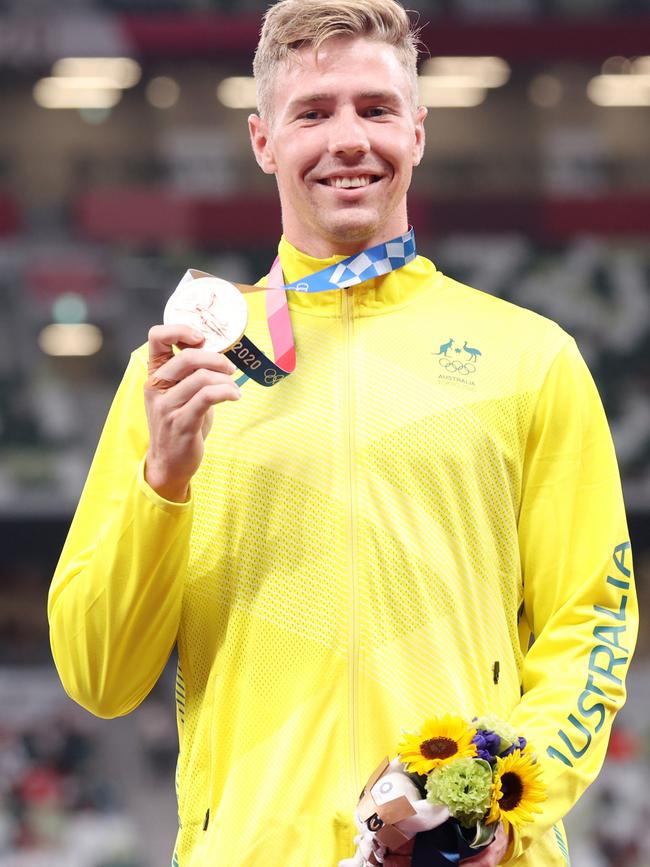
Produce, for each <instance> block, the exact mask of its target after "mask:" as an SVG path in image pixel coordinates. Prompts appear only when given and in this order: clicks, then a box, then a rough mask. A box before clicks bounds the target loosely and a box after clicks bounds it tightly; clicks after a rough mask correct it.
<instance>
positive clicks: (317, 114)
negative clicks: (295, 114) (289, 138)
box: [300, 108, 323, 120]
mask: <svg viewBox="0 0 650 867" xmlns="http://www.w3.org/2000/svg"><path fill="white" fill-rule="evenodd" d="M321 117H323V112H322V110H321V109H319V108H310V109H309V111H303V113H302V114H301V115H300V120H320V119H321Z"/></svg>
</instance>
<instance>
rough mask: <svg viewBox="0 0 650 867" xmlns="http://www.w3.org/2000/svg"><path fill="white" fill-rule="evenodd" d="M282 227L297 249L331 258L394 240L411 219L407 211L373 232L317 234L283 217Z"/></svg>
mask: <svg viewBox="0 0 650 867" xmlns="http://www.w3.org/2000/svg"><path fill="white" fill-rule="evenodd" d="M282 229H283V234H284V237H285V238H286V240H287V241H288V242H289V243H290V244H291V245H292V246H293V247H295V248H296V249H297V250H300V251H301V252H302V253H306V254H307V256H312V257H313V258H314V259H328V258H331V257H332V256H354V255H355V254H356V253H361V252H362V251H363V250H367V249H368V248H369V247H374V246H376V245H377V244H382V243H385V242H386V241H391V240H392V239H393V238H396V237H398V236H399V235H403V234H405V233H406V232H407V231H408V219H407V218H406V214H404V216H403V218H402V219H400V220H392V221H391V222H390V223H389V224H384V225H381V226H376V227H374V229H372V230H371V231H367V230H365V231H363V230H362V231H359V230H357V231H354V230H350V231H347V232H342V233H341V234H334V233H332V234H322V235H321V234H317V233H315V232H313V231H309V230H308V227H306V226H304V225H300V224H296V223H295V221H293V220H283V226H282Z"/></svg>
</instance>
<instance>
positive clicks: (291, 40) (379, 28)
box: [253, 0, 418, 119]
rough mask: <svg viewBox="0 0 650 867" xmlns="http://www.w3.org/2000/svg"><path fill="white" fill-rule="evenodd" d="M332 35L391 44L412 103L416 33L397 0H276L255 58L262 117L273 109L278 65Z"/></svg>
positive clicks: (268, 13)
mask: <svg viewBox="0 0 650 867" xmlns="http://www.w3.org/2000/svg"><path fill="white" fill-rule="evenodd" d="M333 36H346V37H351V38H354V37H359V36H364V37H366V38H368V39H375V40H377V41H378V42H386V43H387V44H388V45H392V46H394V48H395V50H396V53H397V57H398V59H399V61H400V63H401V64H402V66H403V67H404V69H405V70H406V72H407V74H408V76H409V83H410V85H411V101H412V104H413V108H414V109H415V108H416V106H417V92H418V85H417V59H418V47H417V46H418V35H417V31H416V30H415V28H414V27H413V26H412V24H411V21H410V19H409V17H408V14H407V13H406V10H405V9H404V7H403V6H401V5H400V4H399V3H398V2H396V0H279V2H278V3H275V4H274V5H273V6H271V7H270V8H269V9H268V10H267V12H266V15H265V16H264V23H263V24H262V31H261V34H260V41H259V43H258V45H257V50H256V52H255V59H254V61H253V75H254V76H255V82H256V90H257V107H258V111H259V113H260V115H261V116H262V117H263V118H268V119H270V117H271V115H272V103H273V83H274V80H275V73H276V70H277V68H278V67H279V66H280V65H281V64H283V63H286V62H288V61H289V60H290V59H291V57H292V56H293V55H294V53H295V52H296V51H297V50H299V49H300V48H304V47H305V46H311V47H312V48H313V49H314V52H316V53H317V52H318V49H319V47H320V46H321V45H322V44H323V42H325V40H326V39H331V38H332V37H333Z"/></svg>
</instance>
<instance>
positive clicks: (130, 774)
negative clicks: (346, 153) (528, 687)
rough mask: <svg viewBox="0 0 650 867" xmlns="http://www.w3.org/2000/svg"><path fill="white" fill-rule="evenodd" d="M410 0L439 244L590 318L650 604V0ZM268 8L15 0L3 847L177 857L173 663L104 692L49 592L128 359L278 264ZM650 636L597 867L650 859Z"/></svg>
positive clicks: (0, 256) (4, 123) (125, 863)
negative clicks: (99, 715) (64, 646)
mask: <svg viewBox="0 0 650 867" xmlns="http://www.w3.org/2000/svg"><path fill="white" fill-rule="evenodd" d="M410 5H411V7H412V8H415V9H417V10H418V11H419V13H420V16H421V18H420V20H421V23H422V24H423V25H425V28H424V30H423V33H422V36H423V40H424V42H425V43H426V44H427V46H428V49H429V52H430V57H429V59H427V60H425V61H424V62H423V64H422V69H421V74H422V82H421V87H422V99H423V101H424V102H426V103H427V104H428V105H429V106H430V114H429V117H428V120H427V133H428V149H427V153H426V156H425V159H424V163H423V165H422V166H421V168H420V169H419V170H418V172H417V175H416V179H415V183H414V186H413V190H412V197H411V218H412V221H413V222H414V224H415V226H416V228H417V231H418V246H419V249H420V251H421V252H422V253H424V254H425V255H427V256H429V257H430V258H432V259H433V260H434V261H435V262H436V263H437V265H438V267H440V268H441V269H443V270H445V271H447V272H448V273H450V274H451V275H453V276H455V277H457V278H459V279H461V280H464V281H466V282H469V283H471V284H472V285H474V286H477V287H479V288H481V289H484V290H486V291H488V292H493V293H496V294H499V295H502V296H505V297H507V298H509V299H512V300H514V301H516V302H518V303H521V304H523V305H525V306H528V307H531V308H533V309H535V310H538V311H540V312H542V313H544V314H546V315H549V316H551V317H552V318H554V319H556V320H557V321H559V322H560V323H561V324H562V325H563V326H564V327H565V328H567V329H568V330H569V331H570V332H572V333H573V334H574V335H575V336H576V338H577V340H578V343H579V344H580V347H581V349H582V351H583V353H584V354H585V356H586V358H587V360H588V362H589V364H590V366H591V369H592V371H593V372H594V375H595V377H596V379H597V382H598V385H599V388H600V390H601V394H602V396H603V399H604V401H605V405H606V409H607V412H608V415H609V418H610V420H611V423H612V428H613V431H614V436H615V440H616V445H617V450H618V455H619V460H620V464H621V468H622V473H623V477H624V484H625V494H626V499H627V505H628V509H629V517H630V524H631V531H632V538H633V543H634V546H635V549H636V563H637V574H638V582H639V592H640V595H641V601H642V606H645V604H646V598H647V595H648V589H647V588H648V585H649V583H650V537H649V535H650V534H649V533H648V529H649V527H650V401H649V399H648V384H649V380H650V360H649V354H650V345H649V342H648V336H649V330H650V316H649V313H650V288H649V278H650V158H649V152H650V2H649V0H438V2H433V0H431V2H424V0H420V2H415V0H413V2H411V4H410ZM264 6H265V4H264V3H263V2H261V0H69V2H62V0H0V110H1V126H0V438H1V443H2V448H1V451H0V536H1V539H2V556H1V557H0V867H59V865H65V867H118V865H120V867H159V865H164V864H168V863H169V857H170V852H171V847H172V840H173V837H174V833H175V822H176V818H175V807H174V801H173V795H172V792H173V767H174V758H175V757H174V749H175V729H174V720H173V717H172V707H173V700H172V695H173V682H172V679H171V678H170V677H168V674H165V676H164V677H163V679H162V680H161V682H160V684H159V685H158V687H157V688H156V690H155V692H154V694H152V696H150V698H149V699H148V700H147V701H146V702H145V704H144V705H143V706H142V707H141V708H140V709H139V710H138V711H136V712H135V713H134V714H132V715H131V716H130V717H129V718H126V719H123V720H116V721H112V722H106V721H101V720H96V719H94V718H93V717H91V716H90V715H88V714H86V713H85V712H84V711H82V710H80V709H79V708H76V707H75V706H74V705H73V704H72V703H71V702H70V701H69V700H68V699H67V698H66V697H65V695H64V694H63V691H62V689H61V687H60V686H59V684H58V681H57V678H56V675H55V673H54V670H53V668H52V664H51V661H50V655H49V647H48V638H47V624H46V617H45V600H46V593H47V588H48V582H49V579H50V576H51V573H52V571H53V568H54V565H55V562H56V559H57V557H58V552H59V550H60V547H61V545H62V542H63V539H64V536H65V533H66V530H67V526H68V523H69V520H70V517H71V515H72V512H73V509H74V506H75V503H76V500H77V497H78V495H79V492H80V488H81V485H82V483H83V480H84V477H85V474H86V471H87V468H88V464H89V461H90V458H91V454H92V451H93V448H94V445H95V443H96V440H97V436H98V433H99V430H100V426H101V424H102V421H103V418H104V416H105V413H106V410H107V408H108V404H109V401H110V399H111V396H112V393H113V391H114V389H115V386H116V384H117V382H118V380H119V377H120V374H121V371H122V370H123V368H124V366H125V364H126V361H127V358H128V354H129V352H130V351H131V350H132V349H133V348H134V347H135V346H137V345H138V344H140V343H142V342H143V341H144V340H145V339H146V333H147V329H148V327H149V326H150V325H151V324H153V323H155V322H158V321H159V320H160V318H161V311H162V308H163V305H164V301H165V299H166V297H167V295H168V294H169V293H170V291H171V289H172V288H173V287H174V286H175V285H176V282H177V281H178V279H179V277H180V275H181V274H182V273H183V272H184V270H185V269H186V268H187V267H188V266H189V265H192V266H195V267H198V268H203V269H205V270H208V271H211V272H213V273H216V274H219V275H222V276H224V277H229V276H230V277H232V278H234V279H238V280H239V281H241V282H251V281H253V280H254V279H255V278H256V277H257V276H259V275H260V274H262V273H263V272H264V271H265V270H266V269H267V266H268V265H269V263H270V261H271V260H272V257H273V254H274V248H275V245H276V243H277V239H278V235H279V212H278V207H277V204H276V200H275V195H274V188H273V181H272V179H269V178H268V177H266V176H264V175H262V174H261V172H259V171H258V170H257V169H256V167H255V165H254V161H253V158H252V156H251V154H250V153H249V147H248V142H247V133H246V123H245V121H246V116H247V112H248V111H249V110H250V109H251V106H252V101H251V86H250V85H251V82H250V79H249V75H250V63H251V58H252V53H253V50H254V46H255V43H256V39H257V34H258V30H259V23H260V14H261V12H262V11H263V8H264ZM98 58H100V59H101V58H103V60H98ZM106 58H112V60H107V59H106ZM432 337H433V335H432ZM649 642H650V635H649V634H648V631H647V629H646V628H644V627H643V625H642V632H641V638H640V646H639V651H638V654H637V660H636V663H635V665H634V668H633V671H632V675H631V696H630V701H629V704H628V706H627V707H626V709H625V711H624V712H623V714H621V716H620V723H619V725H618V726H617V729H616V731H615V735H614V738H613V740H612V746H611V749H610V755H609V757H608V760H607V763H606V766H605V769H604V771H603V774H602V776H601V778H600V779H599V782H598V783H597V784H596V785H594V786H593V787H592V789H591V790H590V791H589V792H588V794H587V795H586V796H585V798H584V799H583V801H582V802H581V804H580V805H579V806H578V807H577V808H576V809H575V810H574V812H573V813H572V815H571V816H570V817H569V830H570V839H571V842H572V847H573V864H574V867H576V865H578V867H646V865H650V822H649V821H648V818H649V817H650V797H649V796H648V794H647V791H648V790H647V785H644V781H646V780H647V773H648V745H649V734H650V730H649V727H648V713H647V708H648V706H649V703H648V699H649V698H650V696H649V693H650V670H649V668H648V664H647V660H648V650H649ZM540 867H543V865H540Z"/></svg>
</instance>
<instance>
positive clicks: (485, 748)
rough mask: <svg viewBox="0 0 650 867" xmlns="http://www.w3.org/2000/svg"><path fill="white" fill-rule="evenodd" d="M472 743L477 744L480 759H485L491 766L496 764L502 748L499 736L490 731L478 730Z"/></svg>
mask: <svg viewBox="0 0 650 867" xmlns="http://www.w3.org/2000/svg"><path fill="white" fill-rule="evenodd" d="M472 741H473V742H474V743H475V744H476V753H477V755H478V757H479V759H484V760H485V761H486V762H489V763H490V764H491V765H492V764H494V762H495V760H496V757H497V756H498V755H499V747H500V746H501V738H500V737H499V735H498V734H497V733H496V732H492V731H489V730H488V729H477V730H476V734H475V735H474V737H473V738H472Z"/></svg>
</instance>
